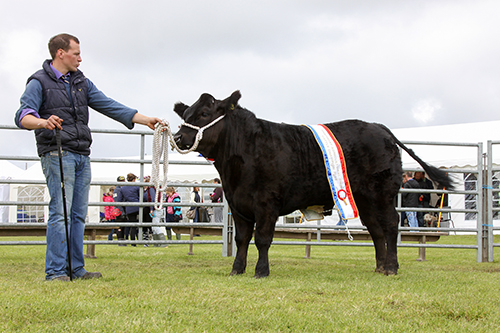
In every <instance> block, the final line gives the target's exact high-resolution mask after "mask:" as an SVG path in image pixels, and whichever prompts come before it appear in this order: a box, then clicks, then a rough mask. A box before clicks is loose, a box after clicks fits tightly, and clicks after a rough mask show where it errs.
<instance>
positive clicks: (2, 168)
mask: <svg viewBox="0 0 500 333" xmlns="http://www.w3.org/2000/svg"><path fill="white" fill-rule="evenodd" d="M23 172H24V170H23V169H21V168H18V167H17V166H15V165H14V164H12V163H10V162H9V161H6V160H0V178H9V177H10V178H19V176H20V175H22V174H23Z"/></svg>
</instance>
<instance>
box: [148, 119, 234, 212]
mask: <svg viewBox="0 0 500 333" xmlns="http://www.w3.org/2000/svg"><path fill="white" fill-rule="evenodd" d="M222 118H224V115H222V116H220V117H219V118H217V119H215V120H214V121H212V122H211V123H209V124H208V125H205V126H203V127H198V126H194V125H191V124H188V123H183V124H182V125H181V126H187V127H189V128H192V129H194V130H196V131H197V133H196V136H195V140H194V143H193V145H192V146H191V147H190V148H189V149H185V150H183V149H180V148H179V146H177V143H176V142H175V139H174V135H173V134H172V130H171V128H170V124H169V123H168V121H166V120H165V119H163V120H162V122H161V123H160V122H158V123H156V125H155V131H154V136H153V157H152V161H151V162H152V166H151V183H152V184H153V186H154V187H155V190H156V195H155V205H154V207H155V209H156V210H160V209H162V207H163V202H164V201H163V192H165V190H166V189H167V180H168V178H167V174H168V145H167V141H168V140H169V139H170V146H171V147H172V149H175V150H177V151H178V152H179V153H180V154H187V153H190V152H193V151H195V150H196V148H198V145H199V144H200V141H201V140H202V139H203V132H204V131H205V130H206V129H207V128H209V127H212V126H213V125H215V124H216V123H217V122H219V121H220V120H221V119H222ZM162 156H163V179H161V177H160V163H161V158H162ZM158 193H160V195H158Z"/></svg>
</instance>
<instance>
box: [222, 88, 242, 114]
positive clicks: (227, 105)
mask: <svg viewBox="0 0 500 333" xmlns="http://www.w3.org/2000/svg"><path fill="white" fill-rule="evenodd" d="M240 98H241V93H240V91H239V90H236V91H235V92H233V93H232V94H231V96H229V97H228V98H226V99H225V100H223V101H222V107H224V109H225V111H232V110H234V109H235V108H236V106H237V105H238V101H239V100H240Z"/></svg>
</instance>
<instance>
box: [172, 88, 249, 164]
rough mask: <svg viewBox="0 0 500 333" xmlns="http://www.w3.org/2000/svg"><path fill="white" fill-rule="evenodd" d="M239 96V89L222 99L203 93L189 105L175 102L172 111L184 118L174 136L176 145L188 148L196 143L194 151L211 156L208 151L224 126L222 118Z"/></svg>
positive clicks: (235, 104) (236, 103)
mask: <svg viewBox="0 0 500 333" xmlns="http://www.w3.org/2000/svg"><path fill="white" fill-rule="evenodd" d="M240 98H241V94H240V92H239V91H235V92H233V93H232V94H231V96H229V97H228V98H226V99H224V100H222V101H220V100H217V99H215V98H214V97H213V96H212V95H210V94H206V93H205V94H202V95H201V96H200V98H199V99H198V100H197V101H196V102H195V103H194V104H193V105H191V106H187V105H185V104H183V103H176V104H175V106H174V111H175V112H176V113H177V114H178V115H179V117H181V118H182V119H183V120H184V123H183V124H182V125H181V128H180V129H179V131H178V132H177V133H176V134H175V136H174V139H175V143H176V144H177V146H178V147H179V148H180V149H190V148H191V147H193V146H194V145H198V146H197V148H196V149H195V150H196V151H198V152H200V153H201V154H203V156H205V157H211V156H210V152H211V151H212V148H213V147H214V146H215V144H216V143H217V139H218V137H219V134H220V133H221V131H222V129H223V127H224V126H223V123H224V119H223V118H224V116H225V115H226V114H228V113H230V112H232V111H233V110H234V109H235V108H236V106H237V105H238V100H239V99H240ZM201 136H202V138H201V140H200V137H201Z"/></svg>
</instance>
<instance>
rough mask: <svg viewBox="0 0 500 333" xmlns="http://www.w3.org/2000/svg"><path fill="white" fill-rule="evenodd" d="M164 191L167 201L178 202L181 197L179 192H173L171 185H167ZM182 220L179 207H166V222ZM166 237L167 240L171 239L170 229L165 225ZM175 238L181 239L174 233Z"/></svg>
mask: <svg viewBox="0 0 500 333" xmlns="http://www.w3.org/2000/svg"><path fill="white" fill-rule="evenodd" d="M165 193H166V195H167V202H169V203H180V202H181V198H180V197H179V194H178V193H177V192H175V189H174V188H173V187H167V189H166V190H165ZM180 220H182V210H181V207H179V206H168V207H167V219H166V222H167V223H172V222H179V221H180ZM166 229H167V238H168V240H172V229H171V228H169V227H167V228H166ZM175 237H176V239H177V240H181V235H180V234H176V235H175Z"/></svg>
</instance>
